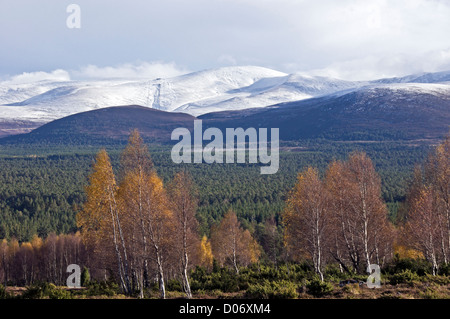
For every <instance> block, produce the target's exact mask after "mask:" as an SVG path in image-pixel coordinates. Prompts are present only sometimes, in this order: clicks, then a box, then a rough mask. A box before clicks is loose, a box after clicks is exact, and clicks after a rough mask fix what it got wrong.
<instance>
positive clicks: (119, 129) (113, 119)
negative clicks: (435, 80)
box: [0, 83, 450, 143]
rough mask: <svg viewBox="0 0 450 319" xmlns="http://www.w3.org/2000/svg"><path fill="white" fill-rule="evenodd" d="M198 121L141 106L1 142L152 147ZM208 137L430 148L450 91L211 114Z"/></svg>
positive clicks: (336, 97) (360, 93) (392, 89)
mask: <svg viewBox="0 0 450 319" xmlns="http://www.w3.org/2000/svg"><path fill="white" fill-rule="evenodd" d="M195 119H196V118H195V117H193V116H191V115H188V114H184V113H174V112H165V111H160V110H155V109H151V108H147V107H142V106H126V107H110V108H103V109H99V110H94V111H89V112H84V113H80V114H76V115H72V116H69V117H66V118H63V119H59V120H56V121H53V122H51V123H48V124H46V125H44V126H42V127H40V128H38V129H36V130H34V131H33V132H31V133H29V134H25V135H18V136H15V137H14V136H13V137H9V138H5V139H2V140H0V141H1V142H2V143H14V142H24V143H33V142H40V141H44V142H46V143H47V142H58V143H68V142H70V141H77V143H87V142H90V141H93V140H95V139H97V140H102V139H115V140H125V139H126V138H127V137H128V134H129V132H130V131H131V130H132V129H133V128H138V129H139V130H140V131H141V134H142V135H143V136H145V137H146V138H147V140H148V141H153V142H163V143H166V142H170V135H171V132H172V131H173V130H174V129H175V128H178V127H185V128H188V129H191V128H192V127H193V121H194V120H195ZM198 119H201V120H203V129H206V128H207V127H218V128H220V129H222V132H224V134H225V129H226V128H237V127H242V128H249V127H254V128H279V130H280V139H282V140H299V139H305V138H308V139H309V138H327V139H333V140H344V141H348V140H418V139H420V140H428V141H431V142H432V141H434V140H436V139H439V138H442V136H444V135H445V134H446V133H448V131H449V129H450V126H449V125H450V88H449V87H448V86H446V85H442V84H409V83H406V84H396V85H395V86H392V85H381V86H366V87H364V88H361V89H359V90H353V91H349V92H346V93H340V94H331V95H326V96H321V97H317V98H311V99H307V100H302V101H296V102H290V103H282V104H277V105H273V106H270V107H266V108H253V109H245V110H237V111H225V112H215V113H208V114H204V115H202V116H199V117H198Z"/></svg>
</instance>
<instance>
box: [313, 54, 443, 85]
mask: <svg viewBox="0 0 450 319" xmlns="http://www.w3.org/2000/svg"><path fill="white" fill-rule="evenodd" d="M448 70H450V48H449V49H446V50H435V51H430V52H425V53H422V54H415V55H409V54H404V53H398V54H392V55H386V56H376V55H370V56H366V57H364V58H356V59H353V60H346V61H340V62H334V63H331V64H330V65H328V66H326V67H324V68H319V69H313V70H309V71H308V72H307V73H308V74H310V75H320V76H328V77H334V78H340V79H345V80H373V79H380V78H389V77H397V76H405V75H410V74H416V73H422V72H439V71H448Z"/></svg>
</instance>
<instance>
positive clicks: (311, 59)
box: [0, 0, 450, 80]
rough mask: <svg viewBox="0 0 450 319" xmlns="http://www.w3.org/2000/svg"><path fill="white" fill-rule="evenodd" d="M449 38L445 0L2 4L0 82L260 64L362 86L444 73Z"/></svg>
mask: <svg viewBox="0 0 450 319" xmlns="http://www.w3.org/2000/svg"><path fill="white" fill-rule="evenodd" d="M71 3H75V4H78V5H79V6H80V8H81V28H80V29H69V28H68V27H67V25H66V19H67V17H68V16H69V13H67V12H66V8H67V6H68V5H69V4H71ZM449 34H450V1H446V0H441V1H438V0H389V1H387V0H385V1H383V0H369V1H368V0H334V1H331V0H179V1H177V0H157V1H153V0H127V1H119V0H114V1H111V0H109V1H106V0H70V1H65V0H40V1H36V0H14V1H13V0H0V79H3V80H5V79H11V78H14V76H16V75H20V74H22V75H21V77H30V78H33V77H35V78H41V77H44V78H45V77H55V78H61V79H68V78H72V79H78V78H93V77H116V76H126V77H165V76H174V75H178V74H182V73H186V72H188V71H198V70H202V69H208V68H215V67H221V66H229V65H259V66H264V67H268V68H272V69H276V70H279V71H283V72H286V73H294V72H303V73H308V74H314V75H325V76H334V77H338V78H342V79H350V80H366V79H374V78H381V77H391V76H401V75H406V74H411V73H419V72H435V71H443V70H450V36H449ZM24 72H25V74H23V73H24ZM16 78H17V77H16Z"/></svg>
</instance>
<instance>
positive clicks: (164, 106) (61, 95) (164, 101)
mask: <svg viewBox="0 0 450 319" xmlns="http://www.w3.org/2000/svg"><path fill="white" fill-rule="evenodd" d="M447 81H450V72H440V73H431V74H419V75H412V76H408V77H403V78H392V79H381V80H377V81H371V82H351V81H343V80H338V79H331V78H325V77H317V76H315V77H312V76H305V75H301V74H286V73H283V72H279V71H275V70H271V69H267V68H263V67H258V66H237V67H225V68H218V69H210V70H204V71H199V72H194V73H189V74H185V75H182V76H177V77H173V78H164V79H162V78H158V79H149V80H142V79H139V80H130V79H111V80H90V81H72V80H70V81H39V82H31V83H21V84H14V83H11V82H0V136H1V135H8V134H11V133H14V128H15V127H20V128H21V130H20V132H23V131H24V128H23V127H21V126H23V125H21V124H20V123H24V124H26V125H25V126H26V128H25V131H26V130H30V129H31V128H33V126H34V127H37V126H40V125H42V124H44V123H47V122H50V121H52V120H55V119H59V118H62V117H65V116H68V115H72V114H76V113H80V112H84V111H89V110H95V109H99V108H105V107H110V106H120V105H141V106H145V107H150V108H154V109H158V110H163V111H169V112H182V113H188V114H190V115H194V116H199V115H203V114H206V113H210V112H218V111H232V110H241V109H248V108H261V107H266V106H269V105H275V104H280V103H285V102H293V101H300V100H305V99H309V98H312V97H319V96H324V95H330V94H336V95H340V94H345V93H348V92H352V91H355V90H360V89H362V88H364V89H367V88H378V87H389V88H391V89H397V90H400V91H401V90H419V91H421V92H430V94H441V93H443V92H444V94H448V88H450V82H447ZM400 91H399V92H400ZM33 123H34V124H33ZM2 125H3V127H6V126H8V125H9V130H10V131H7V132H6V131H3V133H2V131H1V130H2V127H1V126H2Z"/></svg>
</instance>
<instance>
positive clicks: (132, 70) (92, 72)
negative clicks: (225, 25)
mask: <svg viewBox="0 0 450 319" xmlns="http://www.w3.org/2000/svg"><path fill="white" fill-rule="evenodd" d="M188 72H189V71H188V70H186V69H184V68H181V67H178V66H177V65H176V64H175V63H163V62H140V63H134V64H133V63H124V64H121V65H117V66H105V67H99V66H96V65H88V66H85V67H82V68H80V69H79V70H74V71H71V72H70V73H71V75H72V76H73V78H76V79H113V78H120V79H149V80H151V79H155V78H169V77H174V76H178V75H182V74H186V73H188Z"/></svg>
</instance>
